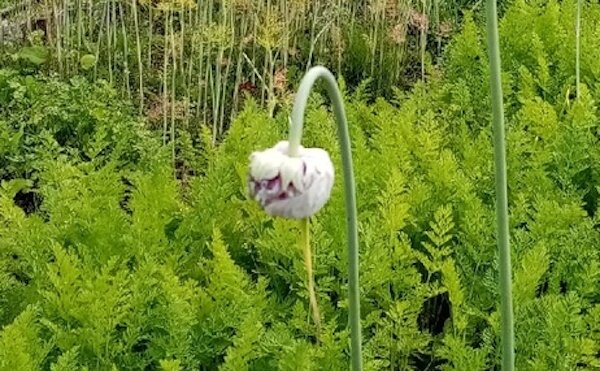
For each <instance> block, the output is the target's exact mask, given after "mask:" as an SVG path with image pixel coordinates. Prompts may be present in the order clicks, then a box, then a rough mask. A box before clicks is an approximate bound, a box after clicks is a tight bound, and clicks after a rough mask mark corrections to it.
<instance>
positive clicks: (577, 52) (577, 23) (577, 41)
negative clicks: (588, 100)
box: [575, 0, 581, 98]
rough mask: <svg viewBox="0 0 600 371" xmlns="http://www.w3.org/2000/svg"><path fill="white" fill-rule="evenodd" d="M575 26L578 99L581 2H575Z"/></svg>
mask: <svg viewBox="0 0 600 371" xmlns="http://www.w3.org/2000/svg"><path fill="white" fill-rule="evenodd" d="M575 22H576V26H575V54H576V55H575V89H576V92H577V97H578V98H579V55H580V49H579V48H580V46H579V41H580V38H581V37H580V34H581V0H577V19H576V21H575Z"/></svg>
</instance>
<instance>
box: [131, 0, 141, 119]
mask: <svg viewBox="0 0 600 371" xmlns="http://www.w3.org/2000/svg"><path fill="white" fill-rule="evenodd" d="M131 9H132V10H131V12H132V13H133V25H134V29H135V47H136V48H135V50H136V56H137V62H138V80H139V88H138V89H139V99H140V103H139V105H140V107H139V110H140V115H141V114H142V113H143V112H144V67H143V62H142V42H141V40H140V27H139V22H138V10H137V0H131Z"/></svg>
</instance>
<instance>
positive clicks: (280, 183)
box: [248, 141, 334, 219]
mask: <svg viewBox="0 0 600 371" xmlns="http://www.w3.org/2000/svg"><path fill="white" fill-rule="evenodd" d="M288 149H289V143H288V142H287V141H281V142H279V143H277V145H275V146H274V147H273V148H269V149H266V150H264V151H258V152H253V153H252V154H251V155H250V174H249V176H248V188H249V191H250V196H251V197H252V198H254V199H255V200H256V201H257V202H259V203H260V205H261V207H262V208H263V209H264V210H265V211H266V212H267V213H268V214H269V215H271V216H280V217H284V218H291V219H302V218H307V217H309V216H311V215H313V214H315V213H316V212H317V211H319V210H320V209H321V208H322V207H323V205H325V203H326V202H327V200H328V199H329V195H330V194H331V188H332V187H333V180H334V170H333V163H332V162H331V159H330V158H329V154H328V153H327V151H325V150H323V149H321V148H304V147H302V146H300V147H299V149H298V157H290V156H288Z"/></svg>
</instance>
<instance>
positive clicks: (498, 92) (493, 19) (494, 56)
mask: <svg viewBox="0 0 600 371" xmlns="http://www.w3.org/2000/svg"><path fill="white" fill-rule="evenodd" d="M486 16H487V22H486V23H487V25H486V26H487V41H488V52H489V57H490V84H491V93H492V114H493V122H494V125H493V126H494V131H493V134H494V160H495V170H496V221H497V223H498V226H497V228H498V250H499V253H500V254H499V255H500V295H501V300H500V306H501V311H500V313H501V319H502V370H503V371H512V370H514V367H515V366H514V364H515V353H514V328H513V308H512V277H511V262H510V245H509V236H508V196H507V182H506V148H505V141H504V109H503V102H502V81H501V75H500V46H499V44H500V43H499V37H498V16H497V11H496V0H487V2H486Z"/></svg>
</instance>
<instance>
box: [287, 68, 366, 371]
mask: <svg viewBox="0 0 600 371" xmlns="http://www.w3.org/2000/svg"><path fill="white" fill-rule="evenodd" d="M320 78H322V79H323V80H325V83H326V88H327V93H328V94H329V97H330V98H331V103H332V105H333V111H334V114H335V118H336V123H337V127H338V130H337V133H338V138H339V144H340V149H341V154H342V165H343V172H344V190H345V199H346V217H347V234H348V255H349V256H348V265H349V266H348V272H349V277H348V286H349V300H350V304H349V305H350V318H349V322H350V330H351V354H352V370H353V371H362V356H361V347H362V344H361V343H362V337H361V327H360V300H359V295H360V293H359V277H358V259H359V257H358V224H357V212H356V190H355V188H356V187H355V184H354V172H353V169H352V150H351V146H350V135H349V133H348V122H347V120H346V113H345V111H344V103H343V100H342V96H341V93H340V90H339V89H338V85H337V82H336V80H335V77H334V76H333V74H332V73H331V72H330V71H329V70H328V69H327V68H325V67H322V66H315V67H312V68H311V69H310V70H308V72H307V73H306V75H304V77H303V79H302V81H301V82H300V87H299V88H298V92H297V93H296V98H295V101H294V108H293V110H292V123H291V127H290V136H289V143H290V146H289V155H290V156H297V155H298V149H299V146H300V141H301V139H302V127H303V121H304V110H305V109H306V104H307V101H308V97H309V95H310V91H311V89H312V87H313V85H314V83H315V82H316V81H317V80H318V79H320Z"/></svg>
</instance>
